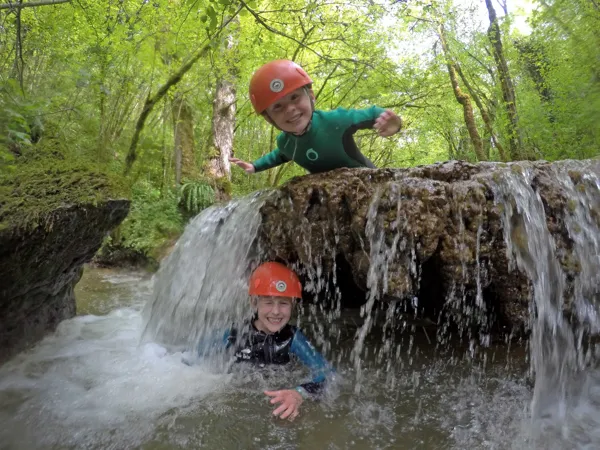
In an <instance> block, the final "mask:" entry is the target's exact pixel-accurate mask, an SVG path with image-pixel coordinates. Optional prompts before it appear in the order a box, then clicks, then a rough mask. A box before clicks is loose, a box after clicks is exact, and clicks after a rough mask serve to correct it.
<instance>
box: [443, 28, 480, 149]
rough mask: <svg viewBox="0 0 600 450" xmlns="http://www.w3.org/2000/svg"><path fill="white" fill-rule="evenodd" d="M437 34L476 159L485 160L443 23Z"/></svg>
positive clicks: (469, 98) (468, 98) (469, 104)
mask: <svg viewBox="0 0 600 450" xmlns="http://www.w3.org/2000/svg"><path fill="white" fill-rule="evenodd" d="M438 36H439V38H440V42H441V44H442V50H443V51H444V56H445V57H446V66H447V68H448V75H449V76H450V83H451V84H452V90H453V91H454V96H455V97H456V101H457V102H458V103H460V104H461V105H462V107H463V116H464V119H465V124H466V126H467V130H468V132H469V137H470V138H471V143H472V144H473V148H474V149H475V154H476V155H477V159H478V160H479V161H486V160H487V158H486V156H485V152H484V151H483V142H482V141H481V136H480V135H479V132H478V131H477V124H476V123H475V116H474V115H473V105H472V104H471V97H469V94H467V93H465V92H463V91H462V90H461V89H460V86H459V85H458V77H457V76H456V68H455V65H454V64H455V63H454V62H453V61H452V58H451V56H450V53H449V50H448V44H447V43H446V37H445V33H444V26H443V25H440V26H439V28H438Z"/></svg>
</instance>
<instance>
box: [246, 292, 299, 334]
mask: <svg viewBox="0 0 600 450" xmlns="http://www.w3.org/2000/svg"><path fill="white" fill-rule="evenodd" d="M252 305H253V306H254V308H256V312H257V319H256V320H255V321H254V326H255V327H256V329H257V330H260V331H263V332H265V333H268V334H271V333H277V332H278V331H279V330H281V329H282V328H283V327H284V326H285V325H286V324H287V323H288V322H289V321H290V318H291V317H292V307H293V306H294V299H292V298H289V297H255V298H253V299H252Z"/></svg>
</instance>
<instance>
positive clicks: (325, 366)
mask: <svg viewBox="0 0 600 450" xmlns="http://www.w3.org/2000/svg"><path fill="white" fill-rule="evenodd" d="M290 351H291V352H292V353H294V354H295V355H296V356H298V359H300V361H302V363H303V364H304V365H305V366H307V367H308V368H309V369H310V372H311V377H312V379H311V381H309V382H308V383H303V384H301V385H300V386H298V388H297V390H298V391H299V392H300V393H301V394H302V393H303V392H302V390H304V392H305V393H306V394H309V395H311V396H314V395H317V394H319V393H320V392H321V391H322V390H323V387H324V386H325V382H326V381H327V377H329V376H330V375H331V374H333V369H332V368H331V365H330V364H329V362H327V360H326V359H325V358H324V357H323V355H321V354H320V353H319V352H318V351H317V350H316V349H315V348H314V347H313V346H312V344H311V343H310V342H308V339H307V338H306V336H305V335H304V333H302V331H300V330H296V333H295V334H294V340H293V341H292V347H291V348H290Z"/></svg>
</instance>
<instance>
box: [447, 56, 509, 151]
mask: <svg viewBox="0 0 600 450" xmlns="http://www.w3.org/2000/svg"><path fill="white" fill-rule="evenodd" d="M456 70H457V72H458V75H459V76H460V78H461V80H462V81H463V83H464V84H465V86H466V87H467V90H468V91H469V92H470V93H471V96H472V97H473V100H475V104H476V105H477V108H478V109H479V113H480V114H481V118H482V119H483V123H484V124H485V129H486V131H487V134H488V136H489V137H490V139H491V140H492V142H493V143H494V146H495V147H496V148H497V149H498V153H499V154H500V159H502V161H508V158H507V155H506V152H505V151H504V147H503V146H502V144H501V143H500V141H499V140H498V138H497V137H496V134H495V133H494V128H493V121H492V118H491V117H490V115H489V114H488V110H487V108H486V107H485V106H483V102H482V101H481V99H480V98H479V96H478V95H477V92H475V89H473V88H472V87H471V84H470V83H469V81H468V80H467V77H465V75H464V73H463V72H462V69H461V67H460V66H459V65H458V63H456ZM484 153H485V154H486V156H487V157H488V159H489V157H490V154H489V151H488V150H487V149H485V150H484Z"/></svg>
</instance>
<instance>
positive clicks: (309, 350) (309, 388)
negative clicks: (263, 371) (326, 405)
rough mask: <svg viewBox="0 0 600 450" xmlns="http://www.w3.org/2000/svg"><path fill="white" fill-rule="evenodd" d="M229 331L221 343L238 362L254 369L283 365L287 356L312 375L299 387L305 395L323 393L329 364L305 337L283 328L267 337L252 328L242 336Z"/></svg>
mask: <svg viewBox="0 0 600 450" xmlns="http://www.w3.org/2000/svg"><path fill="white" fill-rule="evenodd" d="M238 334H239V333H238V331H237V330H236V329H235V328H232V329H231V330H230V331H229V333H227V335H226V337H225V339H226V341H227V346H228V347H233V348H234V349H235V356H236V358H237V361H238V362H249V363H253V364H257V365H261V366H263V365H266V364H287V363H289V362H290V361H291V355H296V357H297V358H298V359H299V360H300V361H301V362H302V363H304V365H306V366H307V367H308V368H309V369H310V370H311V373H312V380H311V381H310V382H308V383H304V384H301V385H300V386H299V387H301V388H302V389H304V391H306V392H307V393H309V394H318V393H319V392H321V390H322V389H323V386H324V384H325V381H326V379H327V376H328V375H329V374H330V373H331V372H332V371H331V368H330V366H329V364H328V363H327V361H326V360H325V358H323V356H321V354H320V353H319V352H317V351H316V350H315V348H314V347H313V346H312V345H311V344H310V343H309V342H308V340H307V339H306V336H304V334H303V333H302V332H301V331H300V330H299V329H298V328H296V327H294V326H292V325H285V326H284V327H283V328H282V329H281V330H279V331H278V332H277V333H271V334H267V333H265V332H263V331H260V330H258V329H256V327H254V325H253V324H251V325H249V326H248V327H247V331H244V333H243V335H241V336H238Z"/></svg>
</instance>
